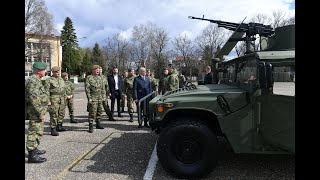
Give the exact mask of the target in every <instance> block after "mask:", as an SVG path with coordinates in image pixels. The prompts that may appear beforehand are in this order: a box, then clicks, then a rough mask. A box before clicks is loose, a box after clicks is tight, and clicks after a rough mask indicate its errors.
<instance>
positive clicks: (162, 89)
mask: <svg viewBox="0 0 320 180" xmlns="http://www.w3.org/2000/svg"><path fill="white" fill-rule="evenodd" d="M167 83H168V76H164V75H163V76H162V77H161V78H160V80H159V93H162V94H164V93H165V92H166V89H167Z"/></svg>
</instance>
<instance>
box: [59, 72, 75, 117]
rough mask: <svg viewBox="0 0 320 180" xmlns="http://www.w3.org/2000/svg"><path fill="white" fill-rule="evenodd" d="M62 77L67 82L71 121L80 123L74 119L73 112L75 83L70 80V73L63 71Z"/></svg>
mask: <svg viewBox="0 0 320 180" xmlns="http://www.w3.org/2000/svg"><path fill="white" fill-rule="evenodd" d="M61 77H62V79H63V80H64V83H65V84H66V93H67V107H68V111H69V116H70V123H78V121H76V120H75V119H74V114H73V107H74V106H73V97H74V84H73V83H72V82H71V81H69V77H68V73H66V72H64V73H62V74H61Z"/></svg>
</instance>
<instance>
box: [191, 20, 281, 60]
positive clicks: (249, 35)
mask: <svg viewBox="0 0 320 180" xmlns="http://www.w3.org/2000/svg"><path fill="white" fill-rule="evenodd" d="M188 18H190V19H199V20H203V21H209V22H210V23H216V24H218V27H223V28H226V29H228V30H231V31H234V35H232V36H231V37H230V38H229V40H228V42H237V41H245V42H246V53H248V52H250V44H251V42H252V41H255V40H256V38H255V35H257V34H259V36H263V37H271V36H273V35H274V32H275V31H274V30H273V28H272V27H271V25H263V24H260V23H248V24H246V23H240V24H239V23H233V22H227V21H220V20H213V19H205V18H198V17H193V16H188ZM244 33H245V36H244V37H242V35H243V34H244ZM234 45H235V43H234ZM232 48H233V47H232ZM232 48H231V49H232ZM228 49H230V48H228ZM223 55H225V54H223Z"/></svg>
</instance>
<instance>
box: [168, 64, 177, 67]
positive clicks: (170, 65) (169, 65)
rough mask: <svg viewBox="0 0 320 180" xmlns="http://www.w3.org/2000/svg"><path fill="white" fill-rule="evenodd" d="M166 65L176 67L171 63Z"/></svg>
mask: <svg viewBox="0 0 320 180" xmlns="http://www.w3.org/2000/svg"><path fill="white" fill-rule="evenodd" d="M168 67H172V68H176V67H175V65H174V64H172V63H170V64H168Z"/></svg>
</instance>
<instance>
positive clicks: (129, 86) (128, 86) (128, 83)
mask: <svg viewBox="0 0 320 180" xmlns="http://www.w3.org/2000/svg"><path fill="white" fill-rule="evenodd" d="M135 77H136V75H135V74H134V69H133V68H130V69H128V77H127V78H125V79H124V81H123V92H124V94H125V95H126V97H127V106H128V112H129V115H130V122H133V103H134V94H133V81H134V78H135Z"/></svg>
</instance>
